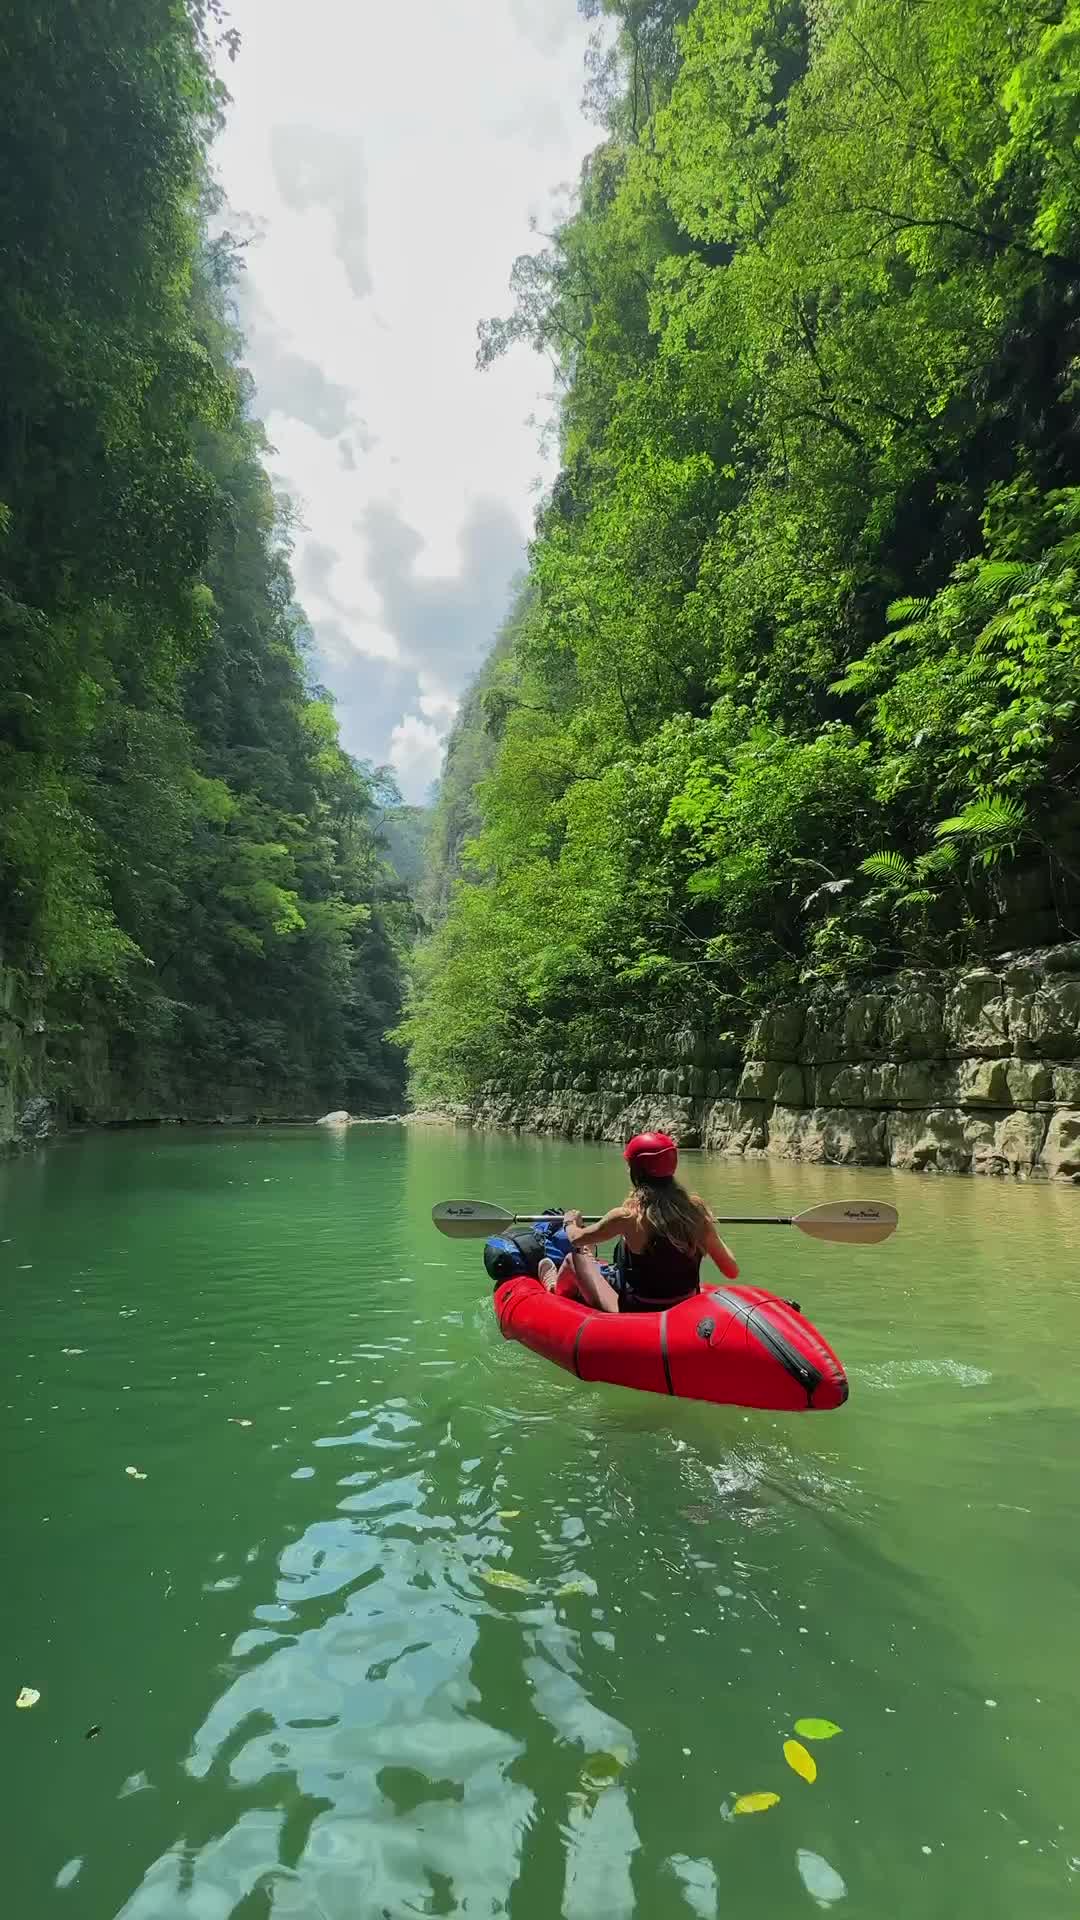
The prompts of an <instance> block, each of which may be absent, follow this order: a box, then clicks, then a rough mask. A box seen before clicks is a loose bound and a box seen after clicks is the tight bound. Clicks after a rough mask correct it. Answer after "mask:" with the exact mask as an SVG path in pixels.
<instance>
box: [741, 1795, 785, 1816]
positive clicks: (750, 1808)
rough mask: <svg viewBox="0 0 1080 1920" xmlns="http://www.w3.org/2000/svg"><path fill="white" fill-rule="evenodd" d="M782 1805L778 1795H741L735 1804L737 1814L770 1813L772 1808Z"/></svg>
mask: <svg viewBox="0 0 1080 1920" xmlns="http://www.w3.org/2000/svg"><path fill="white" fill-rule="evenodd" d="M779 1804H780V1795H779V1794H778V1793H740V1795H739V1797H738V1799H737V1800H736V1802H735V1812H736V1813H768V1811H769V1808H770V1807H776V1806H779Z"/></svg>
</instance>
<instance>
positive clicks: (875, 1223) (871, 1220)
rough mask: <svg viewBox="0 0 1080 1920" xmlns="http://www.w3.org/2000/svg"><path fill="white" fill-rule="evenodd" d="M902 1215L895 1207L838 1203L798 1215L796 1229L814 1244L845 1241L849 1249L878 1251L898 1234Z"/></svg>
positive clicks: (842, 1201)
mask: <svg viewBox="0 0 1080 1920" xmlns="http://www.w3.org/2000/svg"><path fill="white" fill-rule="evenodd" d="M898 1221H899V1215H898V1214H897V1211H896V1208H895V1207H886V1206H881V1205H879V1204H878V1203H877V1202H876V1201H874V1200H860V1201H854V1200H837V1201H830V1202H829V1204H828V1205H827V1206H824V1207H808V1208H807V1210H806V1212H805V1213H797V1214H795V1215H794V1217H793V1219H792V1222H791V1224H792V1226H793V1227H798V1229H799V1232H800V1233H806V1234H809V1236H810V1238H811V1240H843V1241H845V1242H846V1243H847V1244H848V1245H849V1246H854V1247H875V1246H876V1245H877V1243H878V1241H879V1240H887V1239H888V1238H889V1235H890V1234H891V1233H895V1232H896V1228H897V1224H898Z"/></svg>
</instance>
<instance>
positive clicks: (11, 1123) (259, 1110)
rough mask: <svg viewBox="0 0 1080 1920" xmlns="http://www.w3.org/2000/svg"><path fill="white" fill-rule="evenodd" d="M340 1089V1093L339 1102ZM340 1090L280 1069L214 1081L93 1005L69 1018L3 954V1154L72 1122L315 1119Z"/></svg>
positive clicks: (0, 1073) (0, 1101) (0, 1033)
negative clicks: (114, 1028) (123, 1031)
mask: <svg viewBox="0 0 1080 1920" xmlns="http://www.w3.org/2000/svg"><path fill="white" fill-rule="evenodd" d="M335 1095H336V1096H338V1099H337V1101H336V1100H335ZM339 1099H340V1088H335V1087H327V1086H323V1085H321V1084H319V1083H318V1082H317V1081H315V1080H311V1081H305V1080H302V1079H300V1078H298V1077H295V1076H294V1077H290V1076H288V1075H287V1074H283V1075H282V1077H281V1080H280V1082H279V1083H274V1082H273V1081H272V1079H271V1077H270V1076H269V1075H267V1074H266V1073H265V1072H264V1073H262V1074H261V1075H255V1074H247V1073H245V1072H244V1070H243V1063H237V1067H236V1071H235V1074H230V1075H229V1076H228V1078H227V1079H224V1078H223V1080H222V1082H221V1084H219V1085H214V1086H208V1085H206V1084H204V1083H203V1082H201V1081H199V1080H198V1079H197V1078H195V1077H193V1076H191V1075H185V1073H184V1071H183V1067H182V1064H178V1063H177V1061H176V1060H175V1058H173V1059H170V1058H169V1057H168V1056H167V1054H165V1053H161V1054H158V1053H156V1052H155V1051H153V1050H151V1049H137V1048H133V1047H132V1046H131V1045H130V1044H129V1042H128V1040H127V1038H126V1037H124V1036H118V1035H116V1034H114V1033H110V1030H109V1026H108V1023H107V1021H106V1020H105V1018H104V1017H103V1016H98V1015H96V1014H95V1012H94V1010H93V1009H92V1007H89V1006H86V1007H83V1008H82V1009H81V1012H80V1018H79V1019H78V1020H77V1021H76V1020H74V1019H67V1020H65V1019H63V1018H61V1017H59V1016H58V1014H57V1013H56V1010H55V1009H52V1008H47V1007H46V1006H45V1004H44V1001H43V999H42V997H41V995H40V993H39V992H38V991H37V989H36V983H35V981H34V980H33V978H28V977H27V976H26V975H25V974H22V973H19V972H17V971H16V970H15V969H13V968H11V967H9V966H5V964H4V961H3V957H2V955H0V1153H3V1152H5V1151H11V1150H15V1149H18V1148H20V1147H24V1146H32V1145H33V1144H34V1143H35V1142H36V1141H40V1140H45V1139H48V1138H49V1137H50V1135H52V1134H54V1133H58V1132H62V1131H63V1130H64V1129H65V1128H67V1127H69V1126H72V1125H75V1126H100V1127H107V1126H138V1125H140V1124H142V1123H152V1122H157V1121H170V1120H189V1121H194V1122H199V1121H204V1122H207V1123H211V1124H212V1123H215V1122H219V1121H220V1122H240V1121H257V1120H274V1119H298V1118H302V1117H307V1118H314V1116H315V1115H317V1114H320V1113H322V1112H324V1111H325V1110H326V1108H327V1106H328V1105H334V1104H337V1103H338V1102H339Z"/></svg>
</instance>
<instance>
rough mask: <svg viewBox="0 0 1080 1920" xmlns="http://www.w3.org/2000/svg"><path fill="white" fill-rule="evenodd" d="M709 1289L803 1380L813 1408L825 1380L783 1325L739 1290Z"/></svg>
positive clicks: (782, 1362)
mask: <svg viewBox="0 0 1080 1920" xmlns="http://www.w3.org/2000/svg"><path fill="white" fill-rule="evenodd" d="M709 1292H710V1294H711V1296H712V1298H713V1299H714V1300H719V1301H720V1302H721V1303H722V1304H723V1305H724V1306H725V1307H726V1308H727V1310H728V1312H729V1313H732V1314H734V1315H735V1318H736V1319H737V1320H741V1321H742V1323H743V1326H744V1327H745V1328H746V1329H747V1332H748V1333H752V1334H753V1335H754V1338H755V1339H756V1340H759V1341H760V1342H761V1345H762V1346H763V1347H767V1348H768V1350H769V1352H770V1353H771V1354H772V1355H773V1357H774V1358H775V1359H777V1360H779V1362H780V1365H781V1366H782V1367H784V1368H785V1369H786V1371H787V1372H788V1373H790V1374H791V1376H792V1378H793V1379H795V1380H797V1381H798V1382H799V1385H800V1386H801V1387H802V1388H803V1390H804V1392H805V1394H806V1404H807V1406H808V1407H812V1406H813V1404H814V1395H815V1393H816V1392H817V1390H818V1388H819V1387H820V1385H821V1379H822V1376H821V1374H820V1373H819V1372H818V1369H817V1368H816V1367H815V1366H812V1365H811V1363H810V1361H809V1360H807V1359H805V1358H804V1356H803V1355H802V1354H801V1353H800V1352H799V1350H798V1348H797V1347H793V1346H792V1344H791V1341H790V1340H789V1339H788V1338H787V1335H786V1334H783V1333H781V1331H780V1329H779V1327H774V1326H773V1323H772V1321H771V1320H769V1319H768V1318H767V1317H766V1316H765V1315H764V1314H762V1313H761V1311H760V1308H758V1307H754V1306H750V1305H749V1304H748V1302H747V1301H745V1300H740V1298H739V1296H738V1294H737V1293H729V1292H728V1290H727V1288H726V1287H710V1288H709ZM698 1331H699V1332H700V1331H701V1329H700V1328H699V1329H698Z"/></svg>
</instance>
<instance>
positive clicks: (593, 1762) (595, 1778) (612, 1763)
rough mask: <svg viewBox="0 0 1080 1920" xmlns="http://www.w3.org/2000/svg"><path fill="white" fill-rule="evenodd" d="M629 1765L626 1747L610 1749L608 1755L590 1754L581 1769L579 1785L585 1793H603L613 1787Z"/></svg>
mask: <svg viewBox="0 0 1080 1920" xmlns="http://www.w3.org/2000/svg"><path fill="white" fill-rule="evenodd" d="M629 1764H630V1754H629V1750H628V1749H627V1748H626V1747H612V1749H611V1751H610V1752H609V1753H590V1754H589V1756H588V1758H587V1760H586V1762H585V1765H584V1766H583V1768H582V1769H581V1785H582V1786H583V1788H584V1789H585V1792H586V1793H603V1792H604V1790H605V1788H607V1787H613V1786H614V1785H615V1782H616V1780H617V1779H618V1778H619V1775H620V1774H621V1773H623V1772H624V1771H625V1770H626V1768H627V1767H628V1766H629Z"/></svg>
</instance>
